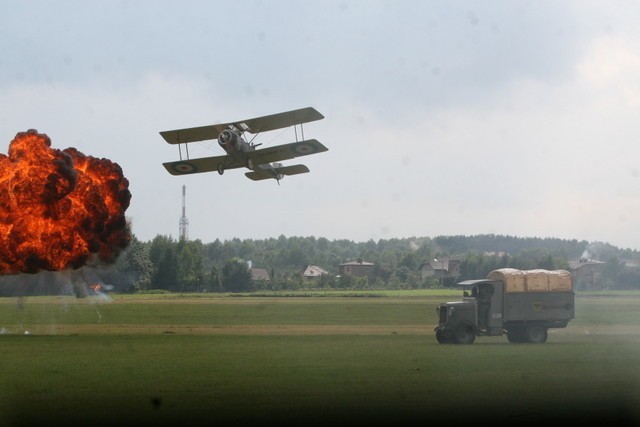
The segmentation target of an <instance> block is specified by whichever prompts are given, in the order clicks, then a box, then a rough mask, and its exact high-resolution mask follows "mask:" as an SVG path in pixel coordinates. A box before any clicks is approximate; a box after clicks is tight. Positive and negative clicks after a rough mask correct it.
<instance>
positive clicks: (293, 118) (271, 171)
mask: <svg viewBox="0 0 640 427" xmlns="http://www.w3.org/2000/svg"><path fill="white" fill-rule="evenodd" d="M322 118H324V116H322V115H321V114H320V113H318V112H317V111H316V110H315V109H313V108H311V107H309V108H303V109H300V110H293V111H287V112H284V113H278V114H273V115H271V116H264V117H258V118H255V119H248V120H244V121H240V122H235V123H224V124H219V125H211V126H202V127H198V128H188V129H180V130H174V131H165V132H160V134H161V135H162V137H163V138H164V139H165V140H166V141H167V142H168V143H169V144H188V143H190V142H196V141H202V140H207V139H217V140H218V144H219V145H220V146H221V147H222V148H223V149H224V151H225V152H226V155H224V156H214V157H205V158H198V159H189V158H188V149H187V151H186V152H187V159H184V160H183V159H182V151H180V158H181V160H179V161H177V162H167V163H163V165H164V166H165V168H166V169H167V170H168V171H169V173H171V174H173V175H184V174H191V173H198V172H211V171H214V170H217V171H218V173H219V174H220V175H222V174H223V173H224V171H225V170H227V169H235V168H241V167H246V168H248V169H250V172H247V173H245V176H247V178H249V179H252V180H254V181H258V180H263V179H269V178H273V179H276V180H277V181H280V179H282V178H283V177H284V176H285V175H297V174H301V173H307V172H309V168H307V167H306V166H305V165H293V166H283V165H282V163H277V162H279V161H281V160H287V159H292V158H295V157H300V156H306V155H309V154H314V153H320V152H323V151H327V148H326V147H325V146H324V145H322V144H321V143H320V142H318V141H317V140H315V139H309V140H303V141H296V142H292V143H289V144H284V145H278V146H275V147H269V148H260V149H258V148H257V147H259V146H260V145H261V144H253V143H251V142H247V141H246V140H245V138H244V136H243V135H244V133H245V132H248V133H253V134H256V135H257V134H258V133H260V132H266V131H269V130H274V129H279V128H284V127H288V126H294V127H295V126H296V125H300V129H301V131H302V124H303V123H307V122H310V121H314V120H320V119H322ZM303 135H304V134H303ZM296 139H297V131H296Z"/></svg>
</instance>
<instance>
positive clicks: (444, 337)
mask: <svg viewBox="0 0 640 427" xmlns="http://www.w3.org/2000/svg"><path fill="white" fill-rule="evenodd" d="M436 341H438V343H440V344H451V337H450V336H449V335H448V334H445V333H444V331H442V329H436Z"/></svg>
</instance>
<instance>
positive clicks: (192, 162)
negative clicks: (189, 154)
mask: <svg viewBox="0 0 640 427" xmlns="http://www.w3.org/2000/svg"><path fill="white" fill-rule="evenodd" d="M219 164H222V165H223V166H224V170H227V169H237V168H241V167H244V163H242V162H240V161H237V160H234V159H233V158H231V157H230V156H213V157H202V158H200V159H189V160H179V161H177V162H166V163H163V164H162V165H163V166H164V167H165V168H166V169H167V171H169V173H170V174H171V175H187V174H191V173H199V172H213V171H217V170H218V165H219Z"/></svg>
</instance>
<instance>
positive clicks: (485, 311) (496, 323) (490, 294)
mask: <svg viewBox="0 0 640 427" xmlns="http://www.w3.org/2000/svg"><path fill="white" fill-rule="evenodd" d="M496 288H498V289H496ZM478 324H479V326H480V327H481V328H482V329H490V328H502V289H501V288H500V286H499V284H496V283H489V282H487V283H481V284H479V285H478Z"/></svg>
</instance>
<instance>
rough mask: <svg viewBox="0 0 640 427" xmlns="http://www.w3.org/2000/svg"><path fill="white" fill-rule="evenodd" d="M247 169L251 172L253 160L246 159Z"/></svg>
mask: <svg viewBox="0 0 640 427" xmlns="http://www.w3.org/2000/svg"><path fill="white" fill-rule="evenodd" d="M247 169H249V170H253V160H251V159H247Z"/></svg>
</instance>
